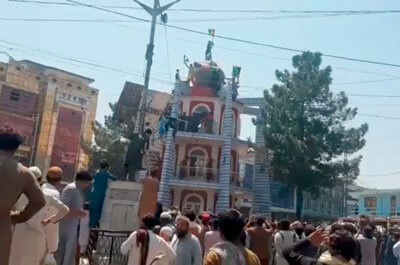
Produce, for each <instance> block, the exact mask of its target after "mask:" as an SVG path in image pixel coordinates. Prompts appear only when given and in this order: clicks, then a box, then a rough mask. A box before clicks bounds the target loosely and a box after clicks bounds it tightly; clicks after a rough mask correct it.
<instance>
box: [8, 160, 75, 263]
mask: <svg viewBox="0 0 400 265" xmlns="http://www.w3.org/2000/svg"><path fill="white" fill-rule="evenodd" d="M29 170H30V171H31V172H32V174H33V175H34V176H35V177H36V179H37V180H38V182H39V183H40V181H41V176H42V172H41V171H40V169H39V168H37V167H31V168H29ZM43 194H44V197H45V200H46V205H45V207H44V208H42V209H41V210H40V211H39V212H38V213H36V214H35V215H34V216H33V217H32V218H31V219H29V220H28V221H27V222H25V223H21V224H17V225H16V226H15V229H14V232H13V235H12V242H11V252H10V262H9V265H26V264H30V265H40V264H42V263H43V261H44V258H45V256H46V253H47V243H46V236H45V232H44V225H46V224H48V223H50V222H51V223H56V222H58V221H59V220H61V219H62V218H63V217H64V216H66V215H67V214H68V212H69V210H68V207H66V206H65V205H64V204H63V203H62V202H61V201H60V200H58V199H57V198H55V197H53V196H52V195H51V194H49V193H47V192H43ZM27 202H28V201H27V198H26V197H25V196H21V198H20V199H19V200H18V201H17V203H16V206H15V208H16V210H18V211H21V210H23V208H25V206H26V204H27ZM50 207H54V208H56V209H57V211H56V213H54V214H53V215H51V216H49V217H48V218H46V217H45V216H46V213H47V211H48V210H49V208H50Z"/></svg>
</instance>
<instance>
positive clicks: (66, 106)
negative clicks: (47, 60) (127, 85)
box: [0, 59, 99, 181]
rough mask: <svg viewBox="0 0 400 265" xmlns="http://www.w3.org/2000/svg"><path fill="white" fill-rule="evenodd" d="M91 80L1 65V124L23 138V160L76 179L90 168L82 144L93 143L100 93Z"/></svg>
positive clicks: (33, 66)
mask: <svg viewBox="0 0 400 265" xmlns="http://www.w3.org/2000/svg"><path fill="white" fill-rule="evenodd" d="M93 81H94V80H93V79H90V78H88V77H84V76H80V75H77V74H74V73H70V72H67V71H64V70H61V69H57V68H54V67H50V66H45V65H42V64H39V63H36V62H32V61H28V60H22V61H15V60H13V59H10V60H9V62H8V63H0V123H1V124H5V123H7V124H10V125H12V126H14V127H16V128H17V129H18V130H19V132H20V133H21V134H22V136H23V138H24V143H23V146H22V147H21V148H20V150H19V151H18V153H17V155H18V157H19V159H20V162H21V163H23V164H25V165H27V166H30V165H36V166H38V167H40V168H41V169H42V170H43V171H46V170H47V169H48V168H49V166H53V165H56V166H60V167H61V168H63V170H64V175H65V180H66V181H72V180H73V177H74V174H75V171H76V170H77V169H78V168H85V167H87V165H88V157H87V156H86V155H85V154H84V153H83V151H82V149H81V142H82V141H86V142H91V140H92V136H93V130H92V123H93V122H94V121H95V116H96V108H97V98H98V92H99V91H98V90H97V89H95V88H92V87H90V84H91V83H92V82H93Z"/></svg>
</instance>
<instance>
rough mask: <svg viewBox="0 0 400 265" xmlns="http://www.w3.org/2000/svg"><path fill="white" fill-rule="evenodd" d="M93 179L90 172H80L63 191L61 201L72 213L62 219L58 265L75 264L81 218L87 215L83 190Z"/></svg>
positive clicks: (57, 257) (57, 255) (57, 256)
mask: <svg viewBox="0 0 400 265" xmlns="http://www.w3.org/2000/svg"><path fill="white" fill-rule="evenodd" d="M91 181H92V176H91V175H90V174H89V173H88V172H86V171H81V172H78V173H77V174H76V178H75V182H73V183H71V184H69V185H67V186H66V187H65V188H64V190H63V192H62V193H61V201H62V202H63V203H64V204H65V205H67V206H68V208H69V209H70V213H69V215H68V216H67V217H66V218H64V219H63V220H61V221H60V227H59V231H60V237H59V244H58V252H57V254H56V260H57V264H58V265H75V250H76V245H77V242H78V226H79V220H80V218H83V217H85V216H86V213H85V211H83V206H84V193H83V192H84V190H85V189H87V188H88V187H89V186H90V183H91Z"/></svg>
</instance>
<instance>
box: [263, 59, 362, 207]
mask: <svg viewBox="0 0 400 265" xmlns="http://www.w3.org/2000/svg"><path fill="white" fill-rule="evenodd" d="M321 62H322V60H321V54H320V53H312V52H304V53H303V54H301V55H297V56H294V57H293V62H292V64H293V67H294V68H295V70H294V71H293V72H289V71H288V70H285V71H279V70H277V71H276V77H277V79H278V81H279V84H275V85H273V87H272V89H271V92H270V91H268V90H266V91H265V92H264V98H265V106H266V107H265V109H264V111H263V116H262V118H261V122H262V123H263V124H264V127H263V128H264V139H265V148H266V150H267V152H268V154H269V155H270V160H269V161H270V172H271V173H272V175H273V176H274V177H276V178H279V179H281V180H282V181H283V182H284V183H287V184H289V185H290V186H292V187H297V188H298V190H299V191H300V193H301V191H308V192H312V193H313V194H318V192H319V191H320V190H321V188H326V187H331V186H332V185H337V184H338V183H340V181H342V180H344V179H346V181H352V180H354V179H356V178H357V176H358V174H359V164H360V162H361V158H362V157H361V156H360V155H356V153H357V151H359V150H360V149H361V148H362V147H363V146H364V145H365V139H364V136H365V134H366V133H367V131H368V125H367V124H365V123H364V124H362V125H361V126H360V127H358V128H350V127H349V126H347V122H349V121H351V120H352V119H354V117H355V116H356V115H357V108H351V107H349V106H348V98H347V96H346V94H345V93H344V92H340V93H338V94H334V93H332V92H331V91H330V89H329V85H330V84H331V83H332V78H331V72H332V69H331V67H329V66H328V67H325V68H323V69H321ZM348 156H349V157H348ZM299 203H301V202H299Z"/></svg>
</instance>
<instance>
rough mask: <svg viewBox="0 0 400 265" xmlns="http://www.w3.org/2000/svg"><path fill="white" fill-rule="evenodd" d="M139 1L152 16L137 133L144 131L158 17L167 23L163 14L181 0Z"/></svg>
mask: <svg viewBox="0 0 400 265" xmlns="http://www.w3.org/2000/svg"><path fill="white" fill-rule="evenodd" d="M134 1H135V2H136V3H138V4H139V5H140V6H141V7H142V8H143V9H144V10H145V11H146V12H147V13H148V14H149V15H150V16H151V30H150V41H149V44H148V45H147V50H146V62H147V63H146V73H145V76H144V90H143V91H142V95H141V98H140V103H139V111H138V112H137V114H136V121H135V133H139V132H142V130H143V126H144V118H145V108H146V105H147V102H146V101H147V90H148V89H149V82H150V71H151V66H152V64H153V54H154V35H155V33H156V24H157V17H158V16H159V15H161V19H162V21H163V23H167V19H168V17H167V14H163V12H164V11H166V10H167V9H168V8H170V7H171V6H172V5H174V4H176V3H178V2H179V1H180V0H176V1H174V2H172V3H169V4H167V5H165V6H161V5H160V0H154V5H153V8H151V7H149V6H147V5H145V4H143V3H141V2H139V1H137V0H134Z"/></svg>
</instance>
